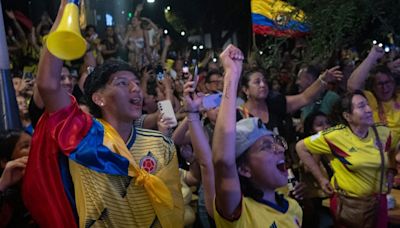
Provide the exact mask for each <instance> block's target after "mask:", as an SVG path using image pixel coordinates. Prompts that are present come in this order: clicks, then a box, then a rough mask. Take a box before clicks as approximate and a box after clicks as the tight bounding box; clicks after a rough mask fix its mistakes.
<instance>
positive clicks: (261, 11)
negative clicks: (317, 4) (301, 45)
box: [251, 0, 309, 37]
mask: <svg viewBox="0 0 400 228" xmlns="http://www.w3.org/2000/svg"><path fill="white" fill-rule="evenodd" d="M251 17H252V21H253V31H254V33H255V34H259V35H272V36H280V37H298V36H303V35H305V34H306V33H308V32H309V28H308V26H307V25H305V24H304V19H305V15H304V12H303V11H301V10H299V9H297V8H295V7H293V6H291V5H290V4H288V3H286V2H284V1H281V0H251Z"/></svg>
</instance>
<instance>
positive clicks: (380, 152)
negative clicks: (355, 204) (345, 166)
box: [334, 125, 385, 194]
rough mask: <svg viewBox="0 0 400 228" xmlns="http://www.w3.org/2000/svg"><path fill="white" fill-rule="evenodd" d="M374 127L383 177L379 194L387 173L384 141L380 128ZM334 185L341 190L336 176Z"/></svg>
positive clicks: (337, 189)
mask: <svg viewBox="0 0 400 228" xmlns="http://www.w3.org/2000/svg"><path fill="white" fill-rule="evenodd" d="M372 129H373V130H374V134H375V138H376V144H377V146H378V148H379V154H380V155H381V156H380V157H381V179H380V183H379V194H382V192H383V178H384V174H385V154H384V151H383V145H382V141H381V139H380V138H379V134H378V130H377V129H376V126H375V125H374V126H372ZM334 185H335V189H336V191H341V189H340V188H339V185H338V183H337V181H336V178H335V179H334Z"/></svg>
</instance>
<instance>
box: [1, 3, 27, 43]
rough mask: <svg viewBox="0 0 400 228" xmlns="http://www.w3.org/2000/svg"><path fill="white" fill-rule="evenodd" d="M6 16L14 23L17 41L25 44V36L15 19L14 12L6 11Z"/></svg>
mask: <svg viewBox="0 0 400 228" xmlns="http://www.w3.org/2000/svg"><path fill="white" fill-rule="evenodd" d="M6 14H7V16H8V17H9V18H10V19H11V20H12V21H13V22H14V25H15V28H16V29H17V32H16V33H17V38H18V41H20V42H24V43H25V44H26V42H27V40H26V34H25V32H24V30H23V29H22V27H21V25H20V24H19V22H18V20H17V18H15V14H14V12H13V11H7V10H6Z"/></svg>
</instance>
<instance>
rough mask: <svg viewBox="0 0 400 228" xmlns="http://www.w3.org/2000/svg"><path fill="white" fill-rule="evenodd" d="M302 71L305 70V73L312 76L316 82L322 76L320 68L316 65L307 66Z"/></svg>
mask: <svg viewBox="0 0 400 228" xmlns="http://www.w3.org/2000/svg"><path fill="white" fill-rule="evenodd" d="M300 70H305V72H306V73H307V74H309V75H311V76H312V77H313V79H314V80H317V78H318V76H319V75H320V74H321V69H320V68H319V67H318V66H314V65H307V66H305V67H302V68H300Z"/></svg>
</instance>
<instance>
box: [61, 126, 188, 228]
mask: <svg viewBox="0 0 400 228" xmlns="http://www.w3.org/2000/svg"><path fill="white" fill-rule="evenodd" d="M130 146H131V147H130ZM128 147H130V152H131V154H132V155H133V158H134V160H135V161H136V163H137V165H138V166H139V167H140V168H143V169H145V170H146V171H147V172H149V173H151V174H154V175H156V176H159V177H160V178H161V179H162V180H163V181H164V182H165V183H166V185H167V186H168V187H169V188H170V190H171V193H172V194H173V197H174V198H175V199H178V201H179V202H178V203H177V204H178V206H179V207H180V208H178V209H176V208H175V209H176V210H178V211H180V212H182V218H181V221H177V224H183V201H182V196H181V185H180V182H179V181H180V178H179V171H178V166H177V157H176V150H175V146H174V144H173V143H172V141H171V140H170V139H168V138H166V137H164V136H163V135H162V134H161V133H160V132H156V131H152V130H146V129H140V128H136V134H135V135H134V136H131V138H130V139H129V140H128ZM69 164H70V172H71V176H72V179H73V182H74V186H75V197H76V207H77V211H78V214H79V226H80V227H88V226H94V227H161V224H160V222H159V220H158V219H157V216H156V213H155V210H154V208H153V206H152V204H151V202H150V199H149V197H148V194H147V192H146V190H145V189H144V188H143V187H142V186H139V185H136V184H135V179H133V178H131V177H128V176H118V175H108V174H105V173H99V172H96V171H94V170H91V169H89V168H87V167H84V166H82V165H80V164H78V163H76V162H74V161H72V160H70V161H69ZM163 172H164V173H165V172H168V175H167V178H162V177H161V176H160V173H163ZM164 176H165V175H164Z"/></svg>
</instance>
